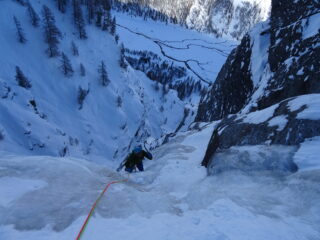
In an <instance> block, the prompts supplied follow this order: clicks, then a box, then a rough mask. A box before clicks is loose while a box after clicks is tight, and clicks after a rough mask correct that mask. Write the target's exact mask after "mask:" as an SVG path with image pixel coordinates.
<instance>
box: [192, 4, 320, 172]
mask: <svg viewBox="0 0 320 240" xmlns="http://www.w3.org/2000/svg"><path fill="white" fill-rule="evenodd" d="M272 3H273V8H272V13H271V19H270V29H268V30H266V31H264V32H261V33H260V35H263V34H270V46H269V48H268V49H269V50H268V63H267V64H268V65H269V66H270V71H271V72H270V74H268V75H267V76H263V77H265V79H263V81H264V83H265V87H264V89H263V91H261V92H259V95H258V97H257V98H255V99H253V98H252V96H253V94H255V90H256V89H255V88H254V86H253V80H252V72H251V70H252V69H251V66H252V65H251V64H252V63H251V56H252V51H253V48H252V45H251V42H252V39H251V38H250V35H246V36H245V37H244V39H243V40H242V42H241V44H240V45H239V46H238V48H237V49H235V50H234V51H233V52H232V53H231V55H230V56H229V58H228V60H227V62H226V63H225V65H224V66H223V68H222V69H221V71H220V73H219V75H218V77H217V79H216V81H215V83H214V84H213V85H212V87H211V88H210V89H209V90H208V92H207V94H206V95H205V96H204V97H203V98H202V99H201V103H200V106H199V110H198V114H197V117H196V121H207V122H209V121H213V120H220V119H221V122H220V124H219V125H218V127H217V129H216V130H215V131H214V133H213V135H212V137H211V140H210V142H209V145H208V149H207V152H206V155H205V157H204V160H203V163H202V164H203V165H204V166H208V165H210V164H211V161H212V159H213V156H214V154H215V152H216V151H219V150H221V149H229V148H230V147H232V146H242V145H259V144H271V145H272V144H281V145H290V146H291V145H293V146H296V145H299V144H300V143H301V142H303V141H304V140H305V139H306V138H311V137H314V136H319V135H320V121H319V120H308V119H298V118H297V114H298V113H299V112H301V111H303V110H304V108H306V107H307V106H303V107H302V108H301V109H299V110H297V111H295V112H290V110H289V107H288V102H289V100H288V99H289V98H292V97H297V96H300V95H304V94H312V93H320V30H319V29H320V23H319V29H318V31H317V32H313V34H311V35H310V34H308V35H306V34H305V31H306V29H308V27H309V25H310V24H313V28H314V25H315V18H314V16H316V15H319V13H320V1H319V0H311V1H307V0H296V1H289V0H273V1H272ZM318 19H320V17H318ZM263 69H265V68H263ZM261 74H262V73H261ZM261 76H262V75H261ZM258 85H259V84H258ZM257 89H258V88H257ZM255 95H257V94H255ZM314 97H319V95H314ZM253 101H254V102H253ZM249 103H250V104H251V105H254V106H255V108H251V109H250V108H246V109H250V110H249V112H246V114H249V113H250V111H256V110H262V109H265V108H267V107H270V106H272V105H275V104H279V106H277V108H276V110H275V112H274V114H273V116H270V118H269V119H268V120H266V121H264V122H262V123H259V124H253V123H247V122H245V121H243V119H244V117H239V116H240V114H239V112H240V111H241V110H242V109H243V108H244V107H245V106H247V104H249ZM251 105H250V106H251ZM230 114H238V115H230ZM282 115H283V116H286V118H287V120H288V122H287V124H286V126H285V127H284V128H283V129H281V130H278V127H277V126H270V125H269V124H268V121H269V120H270V119H272V118H273V117H277V116H282ZM242 116H246V115H244V113H242Z"/></svg>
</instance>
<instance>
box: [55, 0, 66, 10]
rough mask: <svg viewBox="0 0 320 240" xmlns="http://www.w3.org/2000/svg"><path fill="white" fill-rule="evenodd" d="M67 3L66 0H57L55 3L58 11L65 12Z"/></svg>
mask: <svg viewBox="0 0 320 240" xmlns="http://www.w3.org/2000/svg"><path fill="white" fill-rule="evenodd" d="M67 3H68V1H67V0H57V5H58V9H59V11H60V12H62V13H65V12H66V6H67Z"/></svg>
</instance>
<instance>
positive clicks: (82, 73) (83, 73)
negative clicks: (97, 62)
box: [80, 63, 86, 77]
mask: <svg viewBox="0 0 320 240" xmlns="http://www.w3.org/2000/svg"><path fill="white" fill-rule="evenodd" d="M80 75H81V76H82V77H84V76H86V69H85V67H84V66H83V64H82V63H80Z"/></svg>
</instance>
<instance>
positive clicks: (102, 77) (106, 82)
mask: <svg viewBox="0 0 320 240" xmlns="http://www.w3.org/2000/svg"><path fill="white" fill-rule="evenodd" d="M98 72H99V73H100V81H101V84H102V86H104V87H106V86H108V85H109V83H110V80H109V77H108V73H107V70H106V65H105V63H104V61H101V64H100V66H99V69H98Z"/></svg>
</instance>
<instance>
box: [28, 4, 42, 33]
mask: <svg viewBox="0 0 320 240" xmlns="http://www.w3.org/2000/svg"><path fill="white" fill-rule="evenodd" d="M28 14H29V17H30V20H31V24H32V26H34V27H39V22H40V17H39V15H38V14H37V13H36V11H35V10H34V8H33V7H32V5H31V3H30V2H28Z"/></svg>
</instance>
